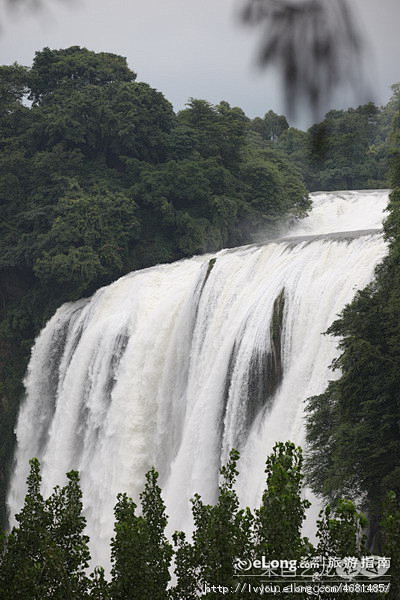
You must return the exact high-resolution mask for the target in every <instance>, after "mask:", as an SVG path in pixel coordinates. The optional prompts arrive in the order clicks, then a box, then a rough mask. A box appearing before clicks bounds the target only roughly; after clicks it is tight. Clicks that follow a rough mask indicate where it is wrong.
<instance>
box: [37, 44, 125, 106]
mask: <svg viewBox="0 0 400 600" xmlns="http://www.w3.org/2000/svg"><path fill="white" fill-rule="evenodd" d="M135 79H136V73H134V72H133V71H131V70H130V69H129V67H128V65H127V62H126V58H124V57H122V56H118V55H117V54H111V53H109V52H99V53H96V52H93V51H91V50H87V48H80V47H79V46H70V47H69V48H65V49H62V50H51V49H50V48H44V49H43V50H41V51H40V52H36V54H35V58H34V61H33V65H32V69H31V70H30V90H31V92H30V99H31V100H32V101H33V102H34V103H35V104H39V103H44V102H51V100H52V97H53V95H54V92H56V91H59V90H60V89H62V90H63V92H64V93H71V91H72V90H79V89H82V88H85V87H86V86H88V85H89V86H107V85H110V84H112V83H115V82H116V81H118V82H130V81H134V80H135Z"/></svg>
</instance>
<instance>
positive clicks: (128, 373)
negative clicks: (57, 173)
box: [8, 191, 387, 565]
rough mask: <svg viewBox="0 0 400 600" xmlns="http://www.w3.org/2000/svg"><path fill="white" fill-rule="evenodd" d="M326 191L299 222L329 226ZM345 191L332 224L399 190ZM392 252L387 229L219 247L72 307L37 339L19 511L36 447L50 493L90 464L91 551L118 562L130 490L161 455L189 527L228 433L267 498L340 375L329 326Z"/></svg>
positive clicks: (313, 230) (365, 224)
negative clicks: (278, 466)
mask: <svg viewBox="0 0 400 600" xmlns="http://www.w3.org/2000/svg"><path fill="white" fill-rule="evenodd" d="M372 197H373V198H374V202H371V198H372ZM346 198H347V202H348V205H349V206H348V207H347V209H346ZM314 202H315V209H314V210H313V211H312V213H311V215H310V217H309V218H308V221H307V222H308V225H307V223H305V222H302V223H300V224H299V225H298V226H297V228H295V229H293V230H292V231H291V235H301V234H304V231H305V228H306V229H307V228H309V229H307V231H308V233H309V234H313V235H315V234H319V233H326V232H327V230H326V229H325V225H326V226H328V222H329V221H330V220H331V219H332V220H334V217H333V216H332V215H333V214H335V210H336V209H335V206H334V194H333V193H332V194H328V195H327V194H320V195H314ZM338 202H339V204H340V205H341V206H342V209H341V210H340V211H339V212H340V215H343V214H347V216H346V218H345V221H346V223H348V228H347V229H343V224H344V221H343V219H342V217H341V216H339V217H337V220H336V221H335V223H336V225H335V227H338V228H337V229H336V231H344V230H347V231H352V230H357V229H362V228H365V229H371V228H375V227H380V222H379V221H378V219H377V216H378V215H379V214H380V215H382V211H383V209H384V206H385V205H386V203H387V192H386V193H385V192H381V191H380V192H365V193H364V192H348V193H344V192H341V193H340V195H339V197H338ZM314 211H317V214H316V215H315V214H314ZM336 212H338V211H337V210H336ZM325 213H326V214H325ZM367 213H368V214H367ZM357 214H358V218H356V216H357ZM335 218H336V217H335ZM321 223H322V224H325V225H324V227H322V229H323V231H320V230H319V229H318V228H319V227H321V226H322V225H321ZM385 252H386V247H385V243H384V241H383V239H382V236H381V235H380V234H379V233H375V234H370V233H369V234H365V235H361V236H358V237H356V238H354V239H345V238H343V239H329V238H327V239H317V240H315V239H313V240H303V241H296V242H290V241H286V242H279V241H278V242H272V243H268V244H265V245H261V246H254V245H253V246H247V247H243V248H237V249H234V250H224V251H221V252H219V253H218V254H217V255H216V262H215V264H214V265H213V268H211V267H212V265H211V264H210V263H209V260H210V258H211V257H210V256H203V257H195V258H193V259H190V260H185V261H180V262H177V263H174V264H171V265H162V266H157V267H153V268H151V269H147V270H144V271H138V272H135V273H132V274H130V275H127V276H126V277H123V278H121V279H119V280H118V281H116V282H115V283H113V284H112V285H110V286H108V287H105V288H103V289H101V290H99V291H98V292H97V293H96V294H95V295H94V296H93V297H92V298H91V299H89V300H82V301H79V302H76V303H73V304H66V305H64V306H62V307H61V308H60V309H59V310H58V311H57V313H56V314H55V315H54V317H53V318H52V319H51V320H50V321H49V323H48V324H47V326H46V327H45V329H44V330H43V331H42V333H41V334H40V336H39V337H38V339H37V341H36V344H35V347H34V349H33V352H32V358H31V362H30V365H29V369H28V374H27V376H26V381H25V385H26V390H27V397H26V400H25V402H24V403H23V405H22V407H21V410H20V415H19V419H18V425H17V430H16V434H17V449H16V465H15V472H14V476H13V479H12V482H11V486H10V492H9V495H8V506H9V510H10V514H11V515H13V514H15V512H16V511H17V510H18V509H19V508H20V506H21V504H22V501H23V496H24V493H25V484H24V482H25V478H26V475H27V470H28V467H27V463H28V460H29V458H31V457H32V456H38V457H39V458H40V460H41V462H42V473H43V480H44V490H43V491H44V493H45V494H49V493H50V492H51V489H52V487H53V486H54V485H56V484H59V483H62V482H63V481H64V475H65V473H66V471H68V470H70V469H72V468H74V469H78V470H79V471H80V473H81V482H82V490H83V495H84V505H85V513H86V517H87V521H88V533H89V535H90V536H91V540H92V554H93V558H94V561H95V562H99V563H102V564H105V565H107V563H108V561H109V547H108V544H109V540H110V537H111V534H112V528H113V506H114V504H115V498H116V494H117V493H118V492H121V491H126V492H128V493H129V494H130V495H132V496H133V497H134V498H135V499H137V497H138V495H139V493H140V491H141V489H142V486H143V482H144V473H145V472H146V471H147V470H148V469H149V468H150V467H151V466H152V465H155V466H156V467H157V468H158V470H159V471H160V477H161V484H162V487H163V490H164V496H165V499H166V502H167V508H168V513H169V515H170V528H171V529H176V528H189V527H190V504H189V502H188V499H189V498H190V497H191V496H192V495H193V494H194V493H195V492H199V493H200V494H202V495H203V496H204V497H205V499H206V500H207V501H212V500H213V499H214V498H215V493H216V488H217V483H218V471H219V468H220V465H221V462H222V463H223V462H224V461H225V459H226V457H227V454H228V452H229V450H230V449H231V448H232V447H238V448H239V449H240V450H241V451H242V461H241V469H240V471H241V475H240V480H239V493H240V496H241V499H242V501H243V502H244V503H246V504H249V505H251V506H254V505H256V504H257V502H258V501H259V498H260V494H261V491H262V489H263V484H264V475H263V471H264V461H265V458H266V456H267V454H268V452H269V451H270V450H271V448H272V446H273V444H274V442H275V441H280V440H282V441H286V440H288V439H290V440H292V441H294V442H296V443H300V444H302V443H303V442H304V429H303V409H304V400H305V399H306V398H307V397H309V396H311V395H313V394H316V393H319V392H321V391H323V390H324V388H325V386H326V383H327V381H328V379H329V378H332V373H331V372H330V371H329V368H328V367H329V364H330V363H331V361H332V359H333V358H334V357H335V356H336V342H335V340H333V339H332V338H329V337H327V336H323V335H321V334H322V332H324V331H325V330H326V329H327V328H328V327H329V325H330V324H331V322H332V321H333V320H334V318H335V316H336V315H337V314H338V313H339V312H340V310H341V309H342V308H343V306H344V305H345V304H346V303H348V302H349V301H350V300H351V299H352V297H353V296H354V293H355V291H356V290H357V289H360V288H362V287H364V286H365V285H366V284H367V283H368V282H369V281H370V280H371V278H372V275H373V271H374V268H375V266H376V264H377V263H378V262H379V261H380V260H381V259H382V257H383V256H384V254H385Z"/></svg>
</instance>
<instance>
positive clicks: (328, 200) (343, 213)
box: [288, 190, 389, 235]
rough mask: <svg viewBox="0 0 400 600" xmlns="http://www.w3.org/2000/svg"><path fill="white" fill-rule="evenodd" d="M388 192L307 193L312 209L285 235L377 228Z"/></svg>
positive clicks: (382, 214) (381, 219)
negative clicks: (310, 198) (311, 202)
mask: <svg viewBox="0 0 400 600" xmlns="http://www.w3.org/2000/svg"><path fill="white" fill-rule="evenodd" d="M388 193H389V192H388V190H364V191H362V192H357V191H348V192H317V193H314V194H311V197H312V200H313V210H312V211H311V212H310V214H309V216H308V217H306V218H305V219H303V220H302V221H301V222H299V223H297V224H296V225H295V226H294V227H293V228H292V230H290V232H289V234H288V235H313V234H321V233H334V232H336V231H354V230H358V229H379V228H380V227H382V221H383V218H384V216H385V212H384V211H385V208H386V205H387V200H388Z"/></svg>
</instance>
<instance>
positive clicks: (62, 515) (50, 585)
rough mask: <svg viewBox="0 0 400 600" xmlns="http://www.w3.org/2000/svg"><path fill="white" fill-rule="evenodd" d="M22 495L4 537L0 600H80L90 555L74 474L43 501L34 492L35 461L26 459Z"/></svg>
mask: <svg viewBox="0 0 400 600" xmlns="http://www.w3.org/2000/svg"><path fill="white" fill-rule="evenodd" d="M30 467H31V468H30V473H29V476H28V480H27V486H28V490H27V495H26V498H25V504H24V506H23V508H22V510H21V512H20V513H19V514H18V515H17V516H16V520H17V522H18V525H17V526H16V527H14V528H13V530H12V531H11V533H10V534H9V535H8V536H7V537H6V540H5V545H4V550H3V556H2V561H1V572H0V590H1V591H2V598H4V600H11V599H13V598H14V599H18V598H20V599H21V600H22V599H26V598H32V600H43V598H50V597H51V598H53V599H54V600H76V599H77V598H79V599H82V600H84V599H85V598H87V597H88V595H87V594H88V589H89V580H88V578H87V577H86V573H85V570H86V568H87V567H88V561H89V559H90V554H89V550H88V546H87V543H88V537H87V536H85V535H84V534H83V530H84V528H85V525H86V522H85V519H84V517H83V516H82V514H81V513H82V501H81V491H80V488H79V477H78V474H77V473H76V472H75V471H71V472H70V473H68V474H67V478H68V483H67V485H66V486H65V487H63V488H59V487H57V488H55V490H54V492H53V494H52V495H51V496H50V497H49V498H48V499H47V500H46V501H45V500H44V499H43V497H42V495H41V493H40V484H41V476H40V465H39V461H38V460H37V459H32V460H31V461H30Z"/></svg>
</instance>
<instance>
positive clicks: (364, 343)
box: [308, 89, 400, 545]
mask: <svg viewBox="0 0 400 600" xmlns="http://www.w3.org/2000/svg"><path fill="white" fill-rule="evenodd" d="M396 93H397V102H399V97H398V89H397V91H396ZM397 107H398V111H399V104H397ZM399 115H400V113H399V112H398V113H397V115H396V117H395V121H394V126H395V127H394V134H393V137H392V147H393V159H392V187H393V191H392V193H391V196H390V203H389V207H388V212H389V215H388V217H387V219H386V222H385V226H384V229H385V237H386V240H387V242H388V247H389V251H388V255H387V257H386V258H385V259H384V260H383V262H382V263H381V264H380V265H379V267H378V269H377V271H376V275H375V279H374V281H373V282H372V283H371V284H370V285H369V286H367V287H366V288H365V289H364V290H362V291H360V292H359V293H358V294H357V295H356V297H355V299H354V300H353V302H351V303H350V304H349V305H348V306H346V307H345V309H344V311H343V312H342V314H341V315H340V317H339V319H337V320H336V321H335V322H334V323H333V324H332V326H331V327H330V328H329V330H328V333H329V334H333V335H336V336H339V337H340V343H339V348H340V350H341V354H340V356H339V357H338V358H337V359H336V360H335V361H334V364H333V368H334V369H339V370H340V372H341V377H340V378H339V379H337V380H335V381H332V382H331V383H330V384H329V386H328V388H327V389H326V391H325V392H324V393H323V394H322V395H320V396H316V397H314V398H311V399H310V401H309V404H308V413H309V416H308V442H309V445H310V452H309V460H308V479H309V482H310V483H311V485H312V487H313V488H314V490H315V491H316V492H318V493H319V494H322V495H324V496H325V497H328V498H333V499H335V498H337V497H338V496H343V495H345V496H346V497H352V498H364V502H365V505H366V506H367V507H368V510H369V512H370V515H371V519H372V529H371V539H370V544H371V545H372V544H373V543H374V540H373V539H372V538H373V535H374V534H375V532H376V524H377V522H378V521H379V518H380V515H381V514H382V504H383V501H384V498H385V496H386V494H387V492H388V491H389V490H392V491H393V492H394V493H395V495H396V496H397V502H398V503H399V502H400V394H399V391H400V370H399V364H400V160H399V158H400V154H399V147H400V146H399V135H400V134H399Z"/></svg>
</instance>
